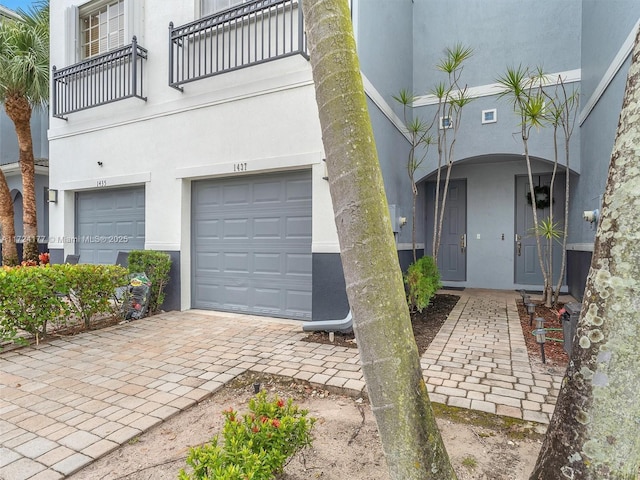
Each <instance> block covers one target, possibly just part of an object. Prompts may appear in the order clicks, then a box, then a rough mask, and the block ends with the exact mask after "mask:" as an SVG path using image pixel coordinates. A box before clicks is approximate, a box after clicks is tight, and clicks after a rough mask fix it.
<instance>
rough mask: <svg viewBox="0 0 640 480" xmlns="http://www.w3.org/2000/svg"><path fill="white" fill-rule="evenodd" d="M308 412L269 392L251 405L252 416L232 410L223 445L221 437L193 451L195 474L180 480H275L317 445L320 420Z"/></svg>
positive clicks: (190, 461) (190, 462)
mask: <svg viewBox="0 0 640 480" xmlns="http://www.w3.org/2000/svg"><path fill="white" fill-rule="evenodd" d="M307 414H308V412H307V411H306V410H301V409H299V408H298V406H296V405H294V404H293V400H291V399H289V400H288V401H286V402H285V401H284V400H282V399H281V398H278V397H276V398H275V399H274V400H268V399H267V394H266V393H265V392H260V393H258V394H257V395H256V396H255V397H253V398H252V399H251V400H250V401H249V413H247V414H245V415H239V414H238V412H236V411H235V410H233V408H229V409H228V410H225V411H224V412H223V415H224V416H225V418H226V421H225V425H224V428H223V431H222V436H223V439H224V444H223V445H218V442H219V438H218V436H215V437H214V438H213V440H212V441H211V443H209V444H206V445H203V446H200V447H194V448H192V449H191V450H190V451H189V456H188V457H187V465H189V466H190V467H191V468H192V469H193V472H192V473H190V474H188V473H186V472H185V470H181V471H180V475H179V477H178V478H179V479H180V480H205V479H213V478H215V479H217V480H246V479H251V480H271V479H273V478H275V475H277V474H279V473H281V472H282V470H283V469H284V466H285V465H286V463H287V461H288V459H289V458H290V457H292V456H293V455H294V454H295V453H297V452H298V451H299V450H301V449H303V448H304V447H306V446H309V445H311V429H312V428H313V424H314V423H315V418H311V417H309V418H307Z"/></svg>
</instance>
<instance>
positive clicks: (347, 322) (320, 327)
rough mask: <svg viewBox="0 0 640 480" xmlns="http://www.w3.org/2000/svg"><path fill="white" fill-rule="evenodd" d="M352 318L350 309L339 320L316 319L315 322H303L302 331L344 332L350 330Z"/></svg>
mask: <svg viewBox="0 0 640 480" xmlns="http://www.w3.org/2000/svg"><path fill="white" fill-rule="evenodd" d="M352 326H353V320H352V318H351V310H349V313H347V316H346V317H344V318H343V319H340V320H318V321H315V322H304V323H303V324H302V331H304V332H318V331H323V332H341V333H346V332H350V331H351V330H352Z"/></svg>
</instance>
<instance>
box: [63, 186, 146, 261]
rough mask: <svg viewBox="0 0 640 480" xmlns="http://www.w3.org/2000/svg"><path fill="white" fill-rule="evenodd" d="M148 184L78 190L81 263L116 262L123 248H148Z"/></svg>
mask: <svg viewBox="0 0 640 480" xmlns="http://www.w3.org/2000/svg"><path fill="white" fill-rule="evenodd" d="M144 208H145V201H144V187H128V188H114V189H109V190H92V191H87V192H78V193H76V238H75V241H76V254H79V255H80V263H96V264H98V263H102V264H115V262H116V258H117V256H118V252H119V251H127V252H128V251H131V250H142V249H144V218H145V217H144Z"/></svg>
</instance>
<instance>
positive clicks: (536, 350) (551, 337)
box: [517, 301, 569, 370]
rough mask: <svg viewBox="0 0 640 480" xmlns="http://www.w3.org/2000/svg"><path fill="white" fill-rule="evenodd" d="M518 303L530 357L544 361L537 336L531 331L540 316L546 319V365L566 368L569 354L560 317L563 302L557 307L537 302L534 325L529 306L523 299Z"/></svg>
mask: <svg viewBox="0 0 640 480" xmlns="http://www.w3.org/2000/svg"><path fill="white" fill-rule="evenodd" d="M517 304H518V314H519V316H520V325H521V326H522V333H523V335H524V341H525V343H526V344H527V351H528V353H529V358H530V359H531V360H532V361H533V362H535V363H540V364H541V363H542V351H541V349H540V344H539V343H537V342H536V338H535V336H534V335H533V334H532V333H531V331H532V330H534V329H535V328H536V321H535V319H536V318H537V317H540V318H543V319H544V328H545V329H547V334H546V337H547V341H546V343H545V344H544V356H545V361H546V366H547V367H552V368H556V367H557V369H558V370H564V369H566V367H567V363H568V362H569V356H568V355H567V353H566V352H565V351H564V342H563V335H562V320H560V318H559V317H558V311H559V310H560V309H561V308H562V307H563V304H558V305H556V306H555V307H545V306H544V305H543V304H538V303H536V304H535V313H534V314H533V324H532V325H530V320H531V316H530V314H529V313H527V307H526V306H525V305H523V304H522V301H518V302H517ZM549 329H551V330H549Z"/></svg>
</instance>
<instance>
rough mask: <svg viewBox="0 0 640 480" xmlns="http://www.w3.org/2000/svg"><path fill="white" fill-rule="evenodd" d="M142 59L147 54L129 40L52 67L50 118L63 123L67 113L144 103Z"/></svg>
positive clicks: (135, 42) (134, 41)
mask: <svg viewBox="0 0 640 480" xmlns="http://www.w3.org/2000/svg"><path fill="white" fill-rule="evenodd" d="M146 58H147V50H146V49H144V48H142V47H141V46H139V45H138V44H137V41H136V37H133V41H132V42H131V44H130V45H125V46H124V47H120V48H118V49H116V50H112V51H110V52H108V53H104V54H102V55H98V56H95V57H91V58H89V59H88V60H84V61H83V62H80V63H76V64H75V65H71V66H69V67H65V68H61V69H60V70H56V67H55V66H54V67H53V91H52V98H51V105H52V108H53V116H54V117H56V118H62V119H64V120H66V119H67V118H66V115H68V114H70V113H73V112H79V111H81V110H86V109H88V108H92V107H97V106H99V105H106V104H107V103H112V102H117V101H119V100H124V99H126V98H132V97H136V98H139V99H141V100H145V101H146V100H147V99H146V97H145V96H144V94H143V84H144V82H143V79H144V60H146Z"/></svg>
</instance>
